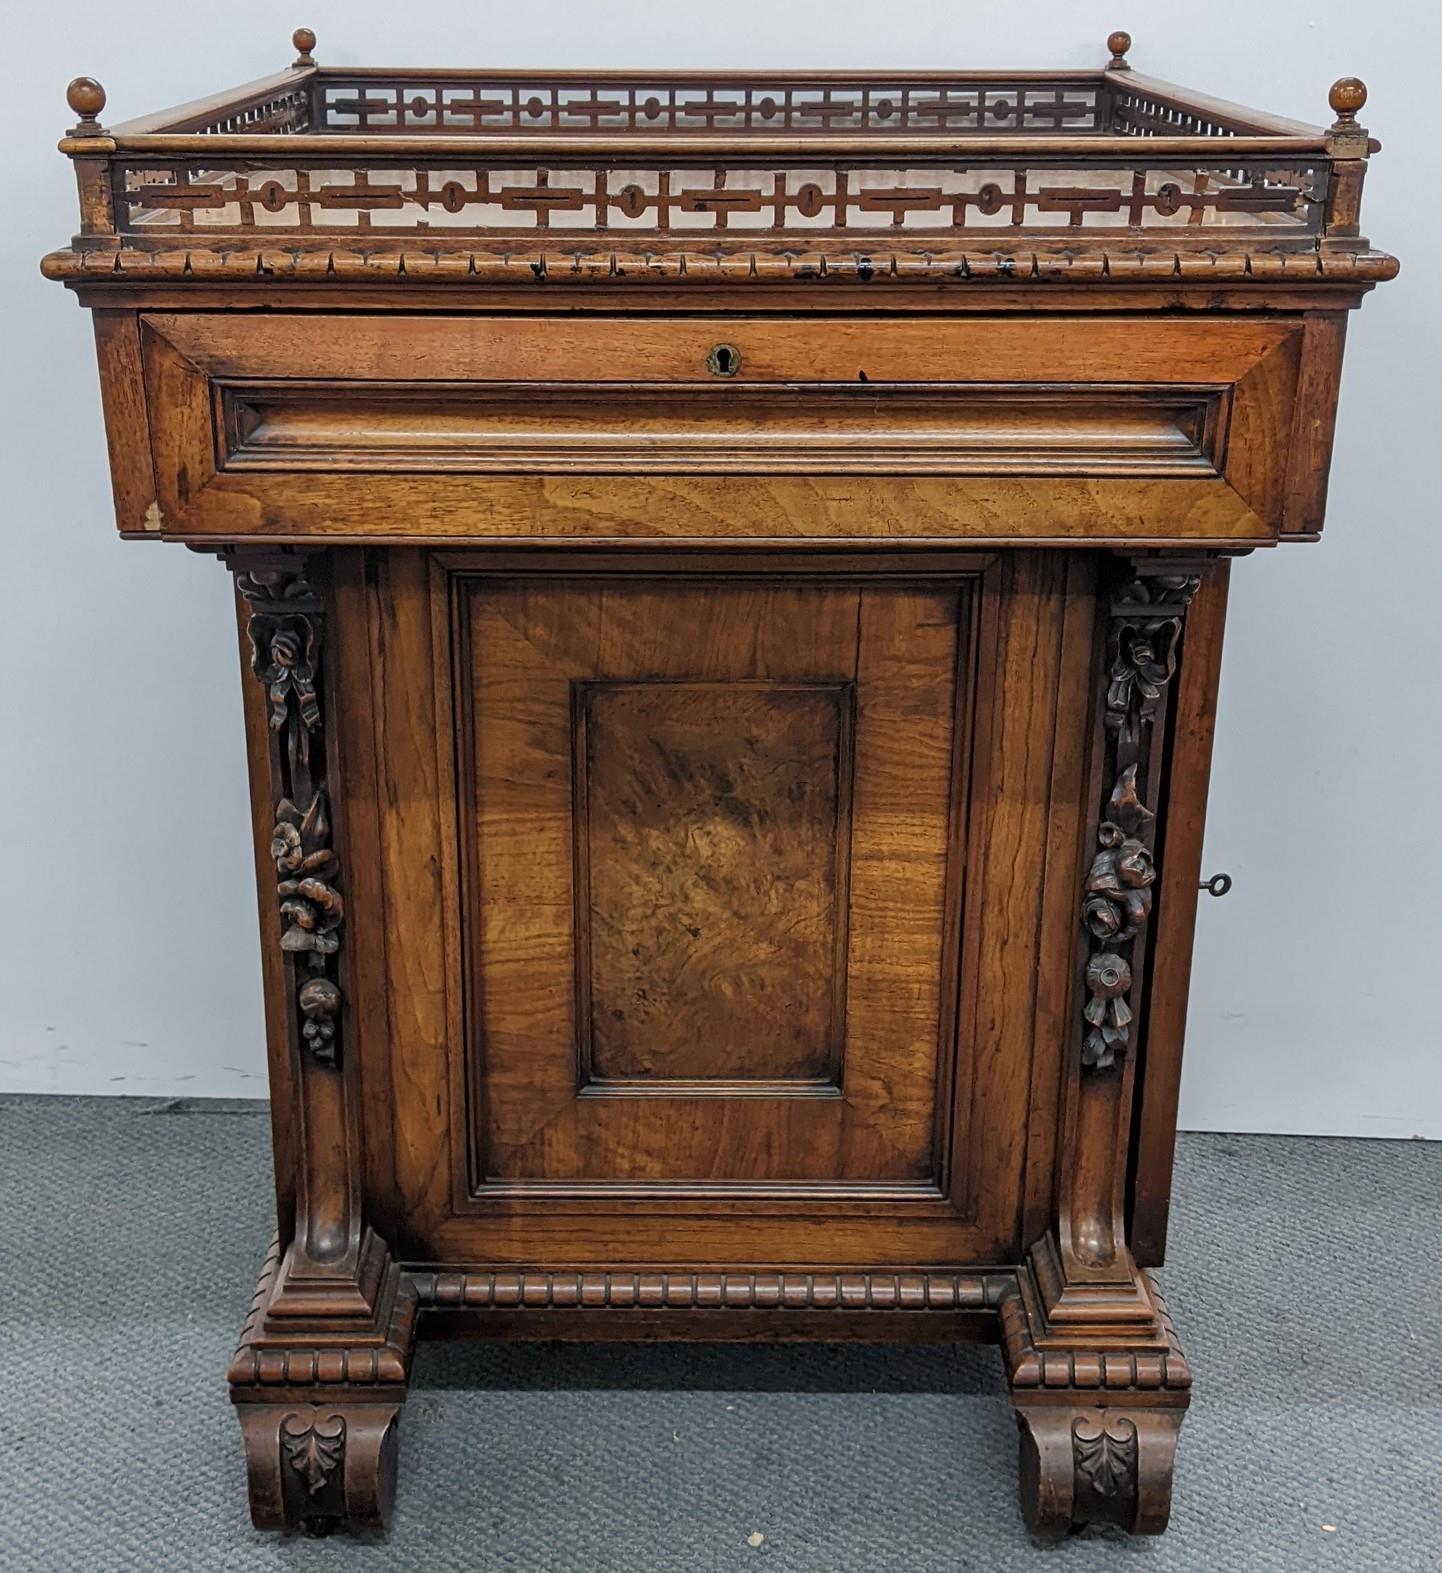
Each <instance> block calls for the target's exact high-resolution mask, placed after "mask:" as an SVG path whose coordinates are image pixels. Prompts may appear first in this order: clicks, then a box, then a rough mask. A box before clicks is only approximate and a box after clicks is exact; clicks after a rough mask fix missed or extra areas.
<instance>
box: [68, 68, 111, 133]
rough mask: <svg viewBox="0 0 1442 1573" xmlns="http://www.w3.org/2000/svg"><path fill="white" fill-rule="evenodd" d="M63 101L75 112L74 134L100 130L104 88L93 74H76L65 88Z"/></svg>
mask: <svg viewBox="0 0 1442 1573" xmlns="http://www.w3.org/2000/svg"><path fill="white" fill-rule="evenodd" d="M65 102H66V103H67V104H69V105H70V107H71V109H72V110H73V111H74V112H75V116H76V123H75V130H74V133H73V134H74V135H75V136H78V137H83V136H93V135H94V134H95V133H96V132H97V131H99V130H100V111H101V110H102V109H104V108H105V89H104V88H103V87H101V85H100V84H99V82H97V81H96V80H95V78H94V77H93V76H78V77H76V78H75V80H74V81H73V82H72V83H71V84H70V86H69V87H67V88H66V89H65Z"/></svg>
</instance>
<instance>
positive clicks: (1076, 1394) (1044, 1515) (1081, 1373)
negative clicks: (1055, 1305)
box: [998, 1253, 1192, 1536]
mask: <svg viewBox="0 0 1442 1573" xmlns="http://www.w3.org/2000/svg"><path fill="white" fill-rule="evenodd" d="M1035 1255H1036V1253H1033V1256H1034V1257H1035ZM1043 1259H1044V1257H1043ZM1136 1289H1137V1293H1138V1296H1139V1297H1140V1301H1141V1303H1142V1304H1143V1305H1144V1306H1145V1307H1146V1308H1147V1310H1148V1311H1149V1313H1150V1316H1149V1320H1148V1321H1147V1322H1143V1323H1139V1322H1136V1321H1133V1320H1125V1321H1123V1320H1120V1319H1119V1317H1120V1316H1121V1315H1125V1316H1126V1317H1127V1318H1131V1317H1132V1315H1133V1314H1134V1312H1133V1306H1132V1303H1131V1301H1130V1300H1129V1299H1126V1298H1120V1299H1118V1301H1117V1307H1118V1317H1116V1318H1113V1319H1110V1320H1109V1319H1108V1318H1107V1317H1106V1316H1105V1315H1098V1316H1097V1318H1096V1320H1095V1321H1094V1322H1092V1323H1091V1324H1090V1325H1077V1324H1073V1325H1068V1326H1066V1327H1063V1328H1059V1327H1058V1326H1057V1325H1056V1324H1055V1323H1053V1322H1052V1321H1051V1320H1050V1318H1049V1316H1048V1314H1047V1310H1046V1305H1045V1299H1044V1296H1043V1295H1042V1293H1041V1292H1040V1290H1039V1288H1038V1284H1037V1282H1036V1280H1035V1278H1034V1277H1033V1274H1032V1271H1031V1269H1030V1267H1027V1268H1024V1269H1023V1271H1022V1272H1021V1273H1020V1275H1019V1276H1018V1279H1017V1284H1016V1287H1015V1289H1014V1290H1012V1291H1011V1292H1010V1293H1008V1294H1007V1295H1005V1296H1004V1297H1003V1299H1002V1302H1001V1304H1000V1306H999V1307H998V1310H999V1314H1000V1317H1001V1334H1002V1344H1003V1347H1004V1349H1005V1353H1006V1365H1007V1375H1008V1377H1009V1379H1010V1382H1011V1397H1012V1403H1013V1404H1014V1405H1015V1406H1016V1415H1017V1423H1018V1425H1019V1427H1020V1431H1021V1508H1022V1515H1023V1517H1024V1518H1025V1519H1026V1523H1027V1527H1028V1528H1029V1529H1030V1530H1031V1531H1032V1532H1033V1534H1037V1535H1045V1536H1058V1535H1065V1534H1066V1533H1068V1531H1070V1530H1073V1529H1078V1528H1080V1527H1081V1526H1082V1525H1084V1524H1116V1525H1118V1526H1120V1527H1121V1528H1122V1529H1125V1530H1128V1531H1129V1532H1130V1533H1132V1534H1134V1535H1159V1534H1161V1532H1162V1531H1163V1530H1164V1529H1165V1528H1166V1527H1167V1519H1168V1517H1169V1516H1170V1513H1171V1505H1172V1462H1173V1459H1174V1458H1175V1456H1176V1450H1177V1433H1178V1432H1179V1431H1180V1430H1181V1425H1182V1419H1183V1417H1184V1416H1185V1414H1186V1411H1187V1405H1188V1403H1189V1402H1190V1400H1191V1388H1192V1373H1191V1371H1190V1369H1189V1368H1188V1366H1187V1362H1186V1359H1185V1357H1184V1356H1183V1354H1182V1351H1181V1346H1180V1344H1178V1342H1177V1335H1176V1329H1175V1328H1174V1327H1173V1326H1172V1322H1171V1318H1170V1317H1169V1316H1168V1314H1167V1308H1166V1304H1165V1302H1164V1301H1163V1300H1162V1297H1161V1294H1160V1292H1159V1290H1158V1289H1157V1286H1156V1281H1155V1279H1153V1278H1152V1276H1151V1275H1150V1274H1149V1273H1148V1274H1141V1275H1138V1277H1137V1280H1136ZM1098 1303H1103V1302H1098Z"/></svg>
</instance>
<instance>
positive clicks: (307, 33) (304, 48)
mask: <svg viewBox="0 0 1442 1573" xmlns="http://www.w3.org/2000/svg"><path fill="white" fill-rule="evenodd" d="M290 41H291V43H293V44H294V45H295V48H296V57H295V63H296V65H298V66H313V65H314V64H315V56H314V55H313V54H311V50H312V49H314V48H315V34H314V33H313V32H311V30H310V29H309V28H308V27H298V28H296V30H295V31H294V32H293V33H292V34H291V35H290Z"/></svg>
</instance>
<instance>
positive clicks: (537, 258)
mask: <svg viewBox="0 0 1442 1573" xmlns="http://www.w3.org/2000/svg"><path fill="white" fill-rule="evenodd" d="M1397 269H1398V264H1397V261H1396V259H1395V258H1394V257H1391V256H1388V255H1387V254H1386V253H1384V252H1376V251H1319V250H1318V249H1317V248H1316V246H1315V245H1313V246H1310V247H1307V248H1305V249H1302V250H1297V251H1286V250H1283V249H1281V248H1279V247H1276V246H1272V247H1269V248H1267V249H1265V250H1264V249H1261V248H1253V249H1250V250H1247V249H1237V250H1233V251H1217V250H1211V249H1208V250H1195V251H1194V250H1187V249H1181V248H1177V249H1173V250H1166V249H1165V248H1160V247H1158V248H1154V249H1148V248H1145V247H1136V246H1134V247H1132V248H1131V249H1124V248H1121V247H1119V246H1113V247H1111V248H1108V247H1107V246H1106V245H1105V244H1098V243H1097V242H1090V243H1089V244H1088V245H1087V246H1086V248H1085V249H1082V248H1081V246H1080V245H1078V246H1076V247H1073V248H1071V249H1067V250H1044V249H1042V250H1039V249H1035V248H1031V247H1022V248H1010V249H1009V248H1006V247H1003V246H998V247H997V248H996V249H994V250H990V251H986V250H980V249H978V250H972V251H964V250H955V249H950V248H944V247H937V248H935V249H930V250H922V249H917V250H914V251H910V250H897V249H893V248H887V247H878V248H876V249H875V250H869V251H859V250H858V251H854V252H851V253H849V254H844V253H835V252H822V251H816V250H811V251H808V250H805V249H803V248H799V247H798V248H792V249H787V250H785V251H781V252H765V251H759V250H747V249H745V248H738V249H736V250H733V251H726V252H719V251H716V250H714V249H713V250H711V251H709V252H708V251H702V250H699V249H697V250H690V251H687V250H684V249H679V248H678V249H669V250H668V249H664V248H660V247H658V248H656V249H654V250H646V251H607V250H594V249H593V250H589V251H588V250H585V249H581V250H574V251H560V250H558V251H551V252H546V251H523V250H521V249H517V250H516V251H514V252H506V253H501V252H490V251H485V250H478V249H457V250H453V251H444V250H431V249H428V248H416V247H412V248H411V249H409V250H407V249H405V248H399V249H381V248H379V247H378V248H376V249H374V250H367V251H352V250H349V249H347V248H345V247H339V246H333V245H318V246H287V247H286V248H285V249H283V250H282V249H280V248H278V247H277V248H273V249H263V248H258V247H253V246H248V247H240V248H234V249H229V248H220V247H207V246H195V245H191V246H186V247H177V248H176V249H174V250H171V251H155V250H151V249H144V250H141V249H138V248H131V247H122V248H121V249H119V250H103V249H102V250H95V251H74V250H66V251H56V252H52V253H51V254H50V255H49V256H48V257H46V258H45V259H44V262H43V263H42V264H41V270H42V272H43V273H44V274H45V276H46V278H49V279H59V280H70V281H75V282H85V283H98V284H127V283H148V282H153V281H159V282H162V283H163V282H167V281H169V280H173V279H184V280H186V281H187V282H193V281H196V280H201V281H204V280H207V279H208V280H214V281H216V282H224V283H232V282H234V283H248V284H260V285H265V284H271V283H276V282H294V283H305V282H308V281H310V282H317V283H322V284H326V283H331V282H333V281H335V280H337V279H340V280H345V279H363V280H366V281H369V282H373V283H395V284H400V285H417V284H433V283H440V284H446V283H454V284H460V285H467V284H508V283H524V284H528V285H535V284H554V283H561V284H565V283H582V282H595V281H601V282H605V283H618V284H628V283H639V284H646V283H652V284H654V283H667V284H672V283H674V284H678V285H683V286H684V285H686V284H723V283H753V282H759V283H767V282H782V283H785V282H791V281H796V282H799V283H812V284H814V283H817V282H826V281H830V282H837V283H862V284H868V285H870V284H893V283H894V284H903V285H904V284H908V283H913V282H920V283H924V284H933V283H939V282H963V283H966V282H973V281H975V282H981V283H986V282H999V283H1004V284H1034V283H1039V284H1048V283H1051V284H1054V283H1098V284H1118V283H1139V284H1149V283H1158V284H1171V285H1185V284H1200V285H1202V286H1204V287H1205V286H1210V285H1215V284H1243V285H1246V284H1256V283H1266V282H1271V281H1280V282H1282V283H1287V284H1299V285H1301V284H1315V283H1319V282H1320V283H1335V284H1370V283H1375V282H1379V281H1383V280H1386V279H1391V278H1394V277H1395V276H1396V274H1397Z"/></svg>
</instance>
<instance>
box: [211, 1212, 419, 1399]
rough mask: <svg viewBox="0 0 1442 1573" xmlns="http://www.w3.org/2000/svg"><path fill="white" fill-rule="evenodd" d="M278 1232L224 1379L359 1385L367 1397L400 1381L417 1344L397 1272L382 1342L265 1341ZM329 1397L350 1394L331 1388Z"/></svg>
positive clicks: (410, 1301)
mask: <svg viewBox="0 0 1442 1573" xmlns="http://www.w3.org/2000/svg"><path fill="white" fill-rule="evenodd" d="M281 1261H282V1253H281V1248H280V1239H279V1236H277V1237H276V1238H274V1239H273V1240H272V1241H271V1244H270V1249H269V1251H268V1252H267V1253H266V1258H265V1263H264V1265H263V1266H262V1268H261V1272H260V1279H259V1281H258V1282H257V1284H256V1286H255V1295H254V1297H253V1298H252V1300H251V1305H250V1311H249V1313H248V1315H247V1316H246V1319H245V1326H244V1327H243V1328H242V1329H241V1334H240V1343H239V1345H238V1347H237V1348H236V1351H235V1356H234V1358H233V1359H232V1360H231V1362H230V1369H229V1370H228V1371H227V1373H226V1380H227V1382H228V1383H229V1384H230V1386H231V1388H232V1389H235V1388H241V1389H248V1388H256V1387H260V1388H268V1387H286V1388H291V1387H324V1388H328V1389H330V1388H347V1387H353V1388H357V1389H359V1390H360V1391H358V1392H357V1393H356V1394H355V1397H356V1398H357V1399H362V1400H371V1399H374V1398H375V1396H376V1392H375V1390H376V1389H377V1388H378V1387H387V1386H404V1385H405V1382H406V1381H407V1379H408V1377H409V1374H410V1362H411V1353H412V1350H413V1349H414V1347H415V1335H416V1316H417V1312H418V1309H419V1307H418V1305H417V1301H416V1296H415V1294H414V1293H413V1292H412V1290H411V1289H410V1288H409V1287H408V1285H407V1281H406V1278H405V1276H404V1275H403V1274H402V1275H400V1281H399V1286H398V1289H397V1292H396V1295H395V1301H394V1304H393V1305H392V1306H391V1311H390V1318H389V1322H388V1323H387V1325H386V1328H385V1333H384V1342H381V1343H372V1344H369V1345H361V1344H358V1343H356V1342H355V1341H354V1339H353V1338H352V1339H350V1340H347V1339H344V1338H336V1339H335V1340H334V1341H333V1342H330V1343H327V1342H323V1341H322V1340H319V1339H315V1338H313V1337H305V1336H304V1335H297V1341H296V1342H295V1343H286V1344H283V1345H279V1344H266V1343H264V1342H262V1341H261V1340H262V1339H263V1337H264V1328H265V1313H266V1308H267V1307H268V1305H269V1304H270V1300H271V1296H272V1294H273V1293H274V1290H275V1283H276V1279H277V1278H278V1277H279V1274H280V1269H281ZM328 1396H329V1397H330V1398H332V1399H344V1398H345V1397H346V1396H348V1395H344V1394H342V1393H330V1394H329V1395H328Z"/></svg>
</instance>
